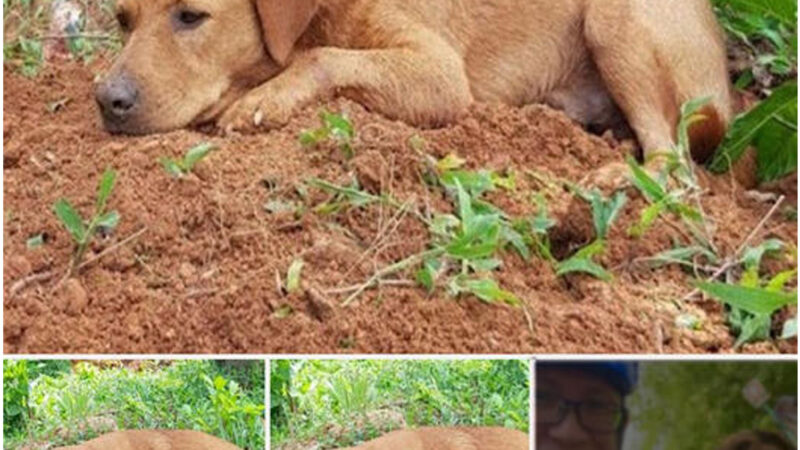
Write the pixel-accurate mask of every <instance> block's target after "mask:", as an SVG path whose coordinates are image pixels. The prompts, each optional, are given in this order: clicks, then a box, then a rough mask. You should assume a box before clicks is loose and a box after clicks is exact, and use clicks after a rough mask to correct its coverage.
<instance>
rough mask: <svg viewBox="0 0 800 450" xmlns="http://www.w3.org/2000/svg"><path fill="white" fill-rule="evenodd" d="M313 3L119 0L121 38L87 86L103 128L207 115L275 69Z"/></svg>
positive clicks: (135, 130) (146, 126) (124, 129)
mask: <svg viewBox="0 0 800 450" xmlns="http://www.w3.org/2000/svg"><path fill="white" fill-rule="evenodd" d="M316 10H317V0H119V2H118V4H117V20H118V21H119V25H120V27H121V28H122V31H123V34H124V36H125V46H124V48H123V50H122V53H121V54H120V56H119V58H118V59H117V61H116V62H115V64H114V65H113V67H112V68H111V70H110V71H109V73H108V74H107V75H106V76H105V77H104V78H103V79H102V81H100V82H99V83H98V84H97V86H96V89H95V97H96V100H97V103H98V106H99V107H100V111H101V113H102V117H103V122H104V124H105V126H106V129H108V130H109V131H111V132H116V133H129V134H145V133H152V132H159V131H167V130H171V129H176V128H181V127H184V126H187V125H190V124H192V123H200V122H207V121H210V120H213V119H214V118H216V117H217V116H218V115H219V114H220V113H222V112H223V111H224V110H225V108H226V107H228V106H229V105H230V104H231V103H232V102H233V101H234V100H236V99H237V98H238V97H240V96H241V95H243V94H244V93H245V92H246V91H247V90H248V89H250V88H252V87H253V86H255V85H257V84H260V83H263V82H264V81H265V80H268V79H269V78H272V77H274V76H275V75H276V74H278V73H279V72H280V71H281V69H282V68H283V67H284V66H285V65H286V64H287V63H288V60H289V59H290V55H291V53H292V49H293V47H294V45H295V42H296V41H297V39H298V38H299V37H300V36H301V34H302V33H303V32H304V31H305V29H306V28H307V27H308V24H309V23H310V21H311V19H312V18H313V16H314V15H315V14H316Z"/></svg>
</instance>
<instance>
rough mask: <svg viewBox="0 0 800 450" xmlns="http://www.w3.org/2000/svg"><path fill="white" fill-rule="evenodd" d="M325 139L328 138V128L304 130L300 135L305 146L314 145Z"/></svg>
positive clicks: (301, 142)
mask: <svg viewBox="0 0 800 450" xmlns="http://www.w3.org/2000/svg"><path fill="white" fill-rule="evenodd" d="M325 139H328V130H327V129H326V128H318V129H316V130H310V131H304V132H302V133H300V137H299V140H300V145H302V146H303V147H313V146H315V145H317V144H319V143H320V142H322V141H324V140H325Z"/></svg>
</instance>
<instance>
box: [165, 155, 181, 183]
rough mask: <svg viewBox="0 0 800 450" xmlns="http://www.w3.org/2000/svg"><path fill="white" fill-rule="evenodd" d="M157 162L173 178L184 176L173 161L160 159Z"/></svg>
mask: <svg viewBox="0 0 800 450" xmlns="http://www.w3.org/2000/svg"><path fill="white" fill-rule="evenodd" d="M159 162H160V163H161V166H162V167H163V168H164V171H166V172H167V173H168V174H169V175H171V176H173V177H175V178H180V177H182V176H183V175H184V173H183V169H182V168H181V166H180V165H179V164H178V162H177V161H175V160H174V159H172V158H161V159H159Z"/></svg>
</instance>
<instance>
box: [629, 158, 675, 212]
mask: <svg viewBox="0 0 800 450" xmlns="http://www.w3.org/2000/svg"><path fill="white" fill-rule="evenodd" d="M626 161H627V162H628V166H629V167H630V168H631V171H632V172H633V179H632V181H633V184H634V185H635V186H636V187H637V188H638V189H639V190H640V191H641V192H642V193H643V194H644V195H645V197H647V199H648V200H650V201H651V202H654V203H657V202H660V201H661V200H663V199H664V197H666V196H667V192H666V191H665V190H664V187H663V186H661V185H660V184H659V183H658V182H657V181H656V180H654V179H653V177H651V176H650V175H649V174H648V173H647V172H646V171H645V170H644V169H642V167H641V166H640V165H639V163H637V162H636V160H635V159H633V158H632V157H630V156H629V157H628V158H627V159H626Z"/></svg>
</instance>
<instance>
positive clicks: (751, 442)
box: [719, 430, 795, 450]
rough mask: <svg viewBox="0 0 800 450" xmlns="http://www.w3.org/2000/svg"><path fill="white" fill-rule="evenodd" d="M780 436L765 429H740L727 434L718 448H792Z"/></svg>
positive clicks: (762, 449)
mask: <svg viewBox="0 0 800 450" xmlns="http://www.w3.org/2000/svg"><path fill="white" fill-rule="evenodd" d="M794 448H795V447H794V446H792V445H791V444H789V443H788V442H787V441H786V440H785V439H784V438H783V437H782V436H780V435H779V434H776V433H770V432H767V431H757V430H756V431H742V432H739V433H736V434H734V435H732V436H729V437H728V438H727V439H725V442H724V443H723V444H722V445H721V446H720V447H719V450H793V449H794Z"/></svg>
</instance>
